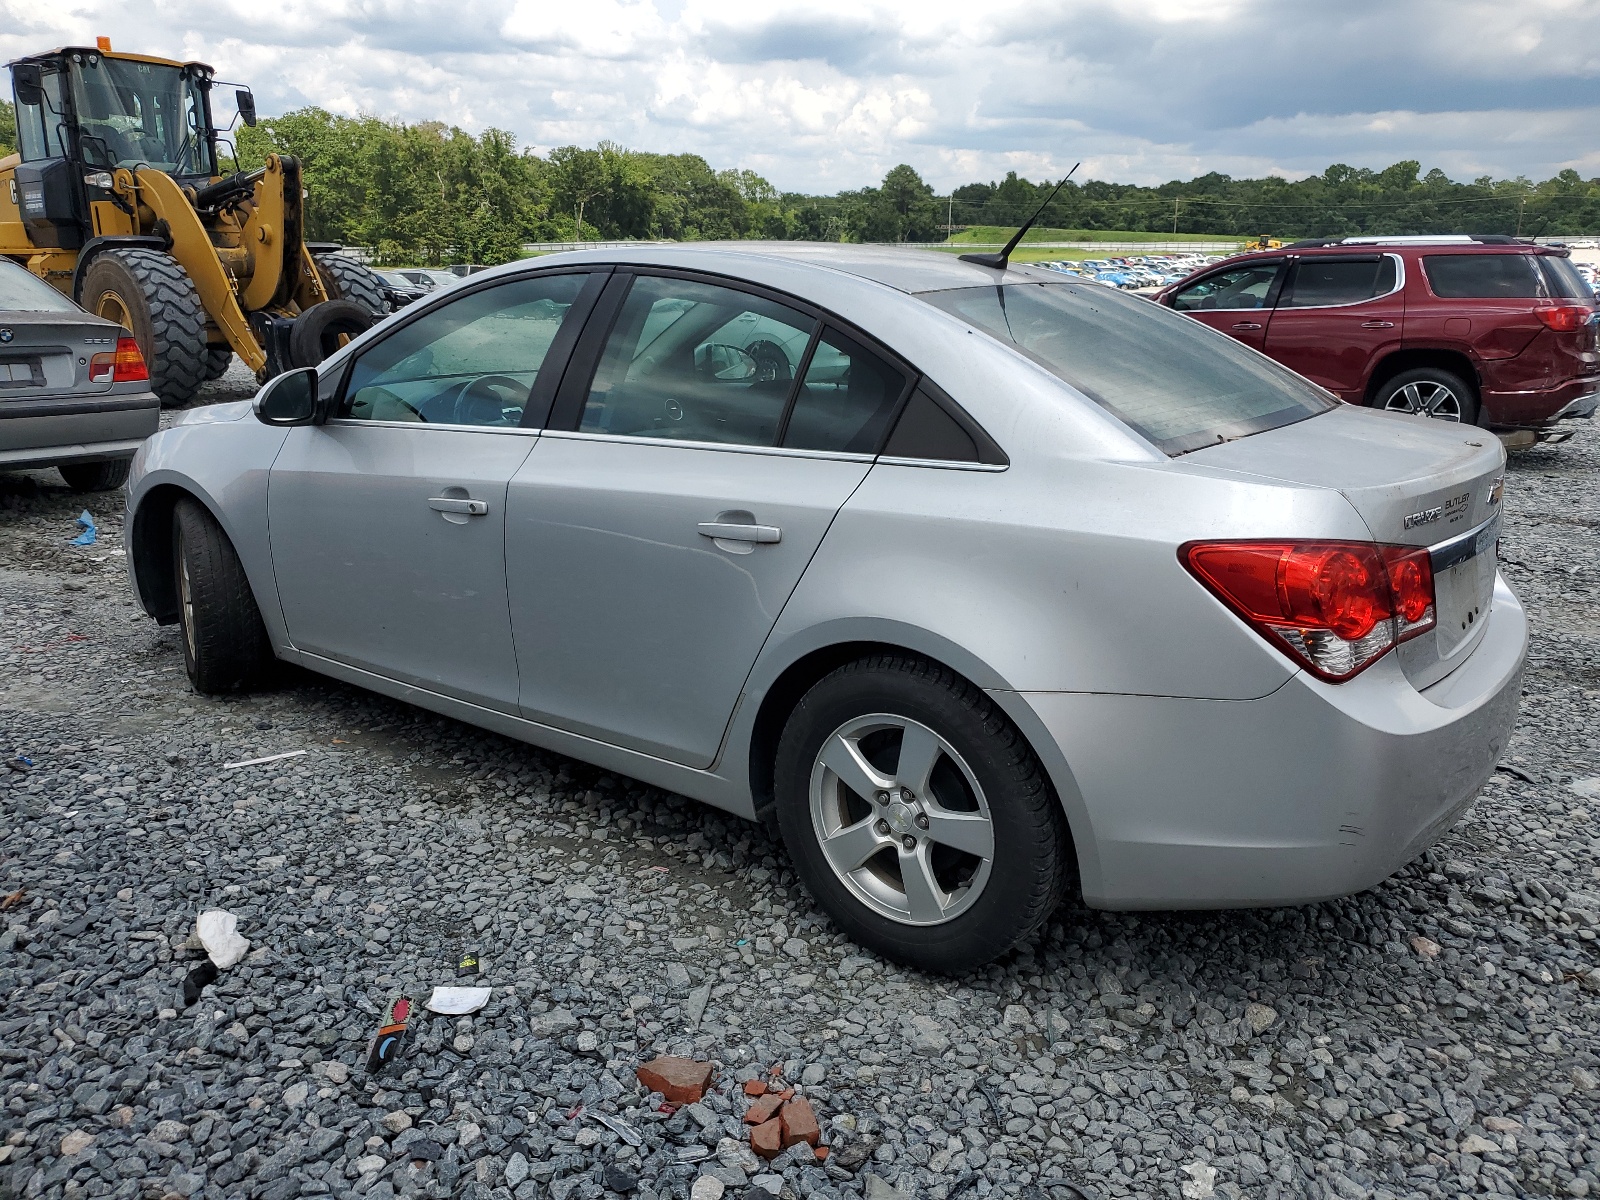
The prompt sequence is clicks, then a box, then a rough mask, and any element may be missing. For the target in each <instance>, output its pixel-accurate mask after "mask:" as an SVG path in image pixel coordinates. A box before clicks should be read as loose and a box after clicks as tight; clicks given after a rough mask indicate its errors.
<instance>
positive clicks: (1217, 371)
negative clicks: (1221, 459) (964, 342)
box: [921, 283, 1338, 454]
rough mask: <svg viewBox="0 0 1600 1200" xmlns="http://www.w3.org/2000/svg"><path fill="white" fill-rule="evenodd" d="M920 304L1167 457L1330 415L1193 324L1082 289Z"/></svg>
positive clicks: (1001, 290)
mask: <svg viewBox="0 0 1600 1200" xmlns="http://www.w3.org/2000/svg"><path fill="white" fill-rule="evenodd" d="M921 298H922V299H924V300H926V301H928V303H930V304H933V305H934V306H936V307H938V308H941V309H943V310H944V311H945V312H948V313H951V314H953V315H954V316H957V317H959V318H961V319H962V320H963V321H966V322H967V323H968V324H969V325H972V326H973V327H974V328H976V329H979V330H981V331H983V332H984V333H987V334H989V335H990V336H991V337H994V338H996V339H998V340H1000V341H1002V342H1004V343H1005V344H1006V345H1008V346H1012V347H1015V348H1016V349H1017V350H1019V351H1020V352H1022V353H1023V354H1025V355H1026V356H1027V357H1029V358H1031V359H1033V360H1034V361H1035V362H1037V363H1039V364H1040V365H1041V366H1043V367H1045V368H1046V369H1047V370H1049V371H1051V372H1052V373H1054V374H1055V375H1057V376H1058V377H1059V378H1061V379H1063V380H1065V381H1066V382H1067V383H1069V384H1071V385H1072V386H1073V387H1075V388H1077V389H1078V390H1079V391H1080V392H1082V393H1083V394H1084V395H1086V396H1088V397H1089V398H1090V399H1091V400H1093V401H1094V402H1095V403H1097V404H1099V405H1100V406H1101V407H1102V408H1104V409H1106V410H1107V411H1108V412H1110V413H1112V414H1113V415H1115V416H1116V417H1118V418H1119V419H1120V420H1121V421H1123V422H1124V423H1125V424H1127V425H1128V426H1130V427H1131V428H1133V429H1134V430H1136V431H1137V432H1139V433H1140V434H1142V435H1143V436H1144V437H1146V438H1148V439H1149V440H1150V441H1152V442H1154V443H1155V444H1156V445H1157V446H1159V447H1160V448H1161V449H1162V450H1163V451H1165V452H1166V453H1168V454H1182V453H1184V452H1186V451H1189V450H1197V449H1199V448H1200V447H1202V446H1210V445H1214V444H1215V443H1217V442H1222V441H1228V440H1230V439H1232V438H1236V437H1243V436H1245V435H1247V434H1252V433H1259V432H1261V431H1262V430H1265V429H1274V428H1277V427H1278V426H1280V425H1288V424H1291V423H1293V422H1295V421H1301V420H1304V419H1305V418H1307V417H1311V416H1315V415H1317V414H1318V413H1322V412H1326V411H1328V410H1329V409H1331V408H1336V407H1338V401H1337V400H1335V399H1334V398H1333V397H1332V396H1330V395H1329V394H1328V393H1326V392H1324V391H1322V390H1321V389H1320V388H1317V387H1315V386H1313V385H1312V384H1310V383H1307V382H1306V381H1305V380H1304V379H1302V378H1301V377H1300V376H1298V375H1296V374H1294V373H1293V372H1292V371H1289V370H1287V369H1285V368H1283V367H1280V366H1279V365H1278V364H1277V363H1275V362H1273V361H1272V360H1271V359H1269V358H1267V357H1266V356H1265V355H1261V354H1257V353H1256V352H1255V351H1253V350H1249V349H1247V348H1246V347H1244V346H1242V345H1240V344H1239V343H1238V342H1236V341H1234V340H1233V339H1232V338H1230V337H1228V336H1226V335H1224V334H1219V333H1217V332H1216V331H1215V330H1212V329H1209V328H1207V327H1206V326H1205V325H1203V324H1201V323H1200V322H1199V321H1195V320H1191V319H1190V318H1188V317H1180V316H1178V315H1177V314H1175V313H1173V312H1171V311H1169V310H1167V309H1165V308H1163V307H1161V306H1160V305H1156V304H1151V303H1150V302H1149V301H1148V300H1144V299H1141V298H1139V297H1137V296H1127V295H1124V294H1123V293H1121V292H1117V291H1113V290H1112V289H1111V288H1107V287H1101V286H1098V285H1090V284H1056V283H1049V284H1040V283H1034V284H1012V285H1009V286H997V287H976V288H959V289H955V290H952V291H944V292H925V293H923V294H922V297H921Z"/></svg>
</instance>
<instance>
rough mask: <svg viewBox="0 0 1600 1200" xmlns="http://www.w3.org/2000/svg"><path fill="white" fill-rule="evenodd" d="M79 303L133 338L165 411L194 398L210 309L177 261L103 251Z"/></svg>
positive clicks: (135, 250) (141, 251) (155, 253)
mask: <svg viewBox="0 0 1600 1200" xmlns="http://www.w3.org/2000/svg"><path fill="white" fill-rule="evenodd" d="M78 303H80V304H82V305H83V306H84V307H85V308H87V309H88V310H89V311H90V312H92V313H95V314H96V315H98V316H103V317H108V318H110V319H111V320H113V321H116V322H118V323H119V324H121V325H123V326H124V327H125V328H127V329H128V331H129V332H131V333H132V334H133V336H134V340H135V341H137V342H138V343H139V351H140V353H142V354H143V355H144V361H145V365H146V366H147V367H149V369H150V390H151V391H153V392H154V393H155V394H156V395H157V396H158V397H160V399H161V405H162V407H163V408H173V407H176V406H178V405H182V404H187V403H188V402H189V401H190V400H192V399H194V395H195V392H196V391H197V390H198V389H199V387H200V385H201V383H203V382H204V381H205V378H206V373H205V372H206V310H205V306H204V305H203V304H201V303H200V293H199V292H197V291H196V290H195V286H194V281H193V280H191V279H190V278H189V275H188V273H187V272H186V271H184V269H183V267H181V266H180V265H179V264H178V260H177V259H175V258H173V257H172V255H170V254H166V253H163V252H162V251H160V250H149V249H145V248H143V247H130V248H128V249H125V250H124V249H119V250H106V251H103V252H102V253H100V254H97V255H95V257H94V259H93V260H92V261H91V262H90V263H89V267H88V269H87V270H86V271H84V273H83V284H82V287H81V291H80V294H79V297H78Z"/></svg>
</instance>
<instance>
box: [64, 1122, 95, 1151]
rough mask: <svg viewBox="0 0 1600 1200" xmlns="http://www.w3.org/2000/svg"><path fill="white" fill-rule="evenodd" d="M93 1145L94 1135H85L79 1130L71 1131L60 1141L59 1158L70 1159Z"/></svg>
mask: <svg viewBox="0 0 1600 1200" xmlns="http://www.w3.org/2000/svg"><path fill="white" fill-rule="evenodd" d="M92 1145H94V1134H92V1133H85V1132H84V1131H83V1130H81V1129H71V1130H68V1131H67V1133H66V1134H65V1135H64V1136H63V1137H62V1139H61V1156H62V1157H63V1158H71V1157H72V1156H73V1155H74V1154H82V1153H83V1152H84V1151H85V1150H87V1149H88V1148H89V1147H90V1146H92Z"/></svg>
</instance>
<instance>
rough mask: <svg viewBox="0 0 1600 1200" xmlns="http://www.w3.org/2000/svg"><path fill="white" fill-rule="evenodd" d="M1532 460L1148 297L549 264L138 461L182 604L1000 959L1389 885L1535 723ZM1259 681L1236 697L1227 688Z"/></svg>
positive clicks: (268, 657) (839, 274) (134, 510)
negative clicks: (1504, 512) (1356, 399)
mask: <svg viewBox="0 0 1600 1200" xmlns="http://www.w3.org/2000/svg"><path fill="white" fill-rule="evenodd" d="M1504 465H1505V452H1504V450H1503V448H1502V447H1501V445H1500V443H1499V442H1498V441H1497V440H1496V439H1495V438H1493V437H1487V436H1484V435H1483V434H1482V433H1481V432H1480V431H1478V430H1474V429H1464V428H1460V427H1457V426H1450V425H1444V424H1441V423H1431V422H1417V421H1412V420H1409V419H1407V418H1404V417H1401V416H1398V415H1396V414H1390V413H1372V412H1366V411H1361V410H1357V409H1352V408H1348V407H1346V406H1343V405H1340V404H1339V403H1338V402H1337V401H1336V400H1334V399H1333V398H1332V397H1331V396H1329V395H1328V394H1327V393H1326V392H1324V391H1323V390H1322V389H1320V388H1316V387H1313V386H1311V385H1310V384H1308V383H1307V382H1306V381H1305V380H1304V379H1302V378H1301V377H1300V376H1298V375H1295V374H1294V373H1293V372H1290V371H1287V370H1285V369H1284V368H1282V367H1280V366H1279V365H1278V364H1276V363H1274V362H1272V361H1270V360H1269V359H1267V358H1265V357H1263V356H1261V355H1259V354H1254V353H1251V352H1249V351H1247V350H1245V349H1243V348H1242V347H1240V346H1239V345H1238V344H1237V343H1235V342H1233V341H1230V340H1229V339H1228V338H1225V337H1218V336H1216V335H1215V334H1214V333H1212V332H1211V331H1209V330H1207V329H1204V328H1202V327H1201V326H1200V325H1198V324H1196V323H1195V322H1193V321H1190V320H1189V319H1187V318H1185V317H1181V316H1179V315H1177V314H1175V313H1172V312H1169V311H1167V310H1165V309H1163V308H1161V307H1159V306H1157V305H1154V304H1151V303H1150V302H1149V301H1147V300H1144V299H1141V298H1139V297H1136V296H1129V295H1125V294H1123V293H1121V292H1119V291H1116V290H1114V289H1110V288H1106V287H1104V286H1102V285H1098V284H1094V283H1089V282H1087V281H1078V280H1073V279H1070V278H1067V277H1066V276H1063V275H1061V274H1059V273H1056V272H1052V271H1046V270H1039V269H1034V268H1030V267H1014V268H1011V269H995V268H992V267H987V266H982V265H979V264H975V263H971V262H963V261H959V260H956V259H953V258H950V257H948V256H946V255H943V254H938V253H934V252H914V251H906V250H899V249H887V248H872V247H861V246H841V245H827V244H821V243H806V242H788V243H767V244H762V243H736V244H733V245H728V246H716V245H703V246H640V247H632V248H625V249H624V248H609V249H595V250H588V251H583V252H578V253H571V254H557V255H550V256H548V257H544V258H539V259H536V260H532V261H531V262H522V263H516V264H510V265H508V266H506V267H503V268H498V269H496V270H493V271H489V272H486V273H484V274H482V275H480V276H477V277H475V278H473V279H471V280H470V281H467V282H465V283H463V284H461V285H460V286H458V287H456V288H452V289H450V290H449V291H446V292H442V293H440V294H437V295H435V296H431V297H429V298H428V299H427V300H424V301H422V302H420V303H417V304H414V305H412V306H411V307H410V308H407V309H406V310H404V311H403V312H400V313H397V314H395V315H394V316H392V317H390V318H389V319H388V320H387V321H385V322H383V323H382V324H381V325H379V326H377V327H375V328H374V329H372V330H371V331H370V332H368V333H366V334H364V335H363V336H361V337H359V338H357V339H356V340H355V341H354V342H353V343H351V344H350V345H347V346H345V347H342V348H341V349H340V350H338V351H337V352H336V353H334V354H333V355H332V357H330V358H329V359H328V360H327V361H326V362H325V363H323V364H322V365H321V366H320V367H317V368H308V369H305V370H301V371H296V372H290V373H289V374H286V375H282V376H280V377H278V378H277V379H276V380H274V381H272V382H271V383H269V384H268V385H267V386H266V387H265V388H264V389H263V390H262V391H261V393H260V394H259V395H258V396H257V398H256V401H255V403H254V405H252V404H250V403H248V402H246V403H237V404H233V405H224V406H219V407H217V408H214V409H210V410H200V411H198V412H195V413H191V414H185V415H184V416H183V417H181V418H180V422H179V424H177V425H176V426H175V427H174V428H172V429H169V430H165V431H163V432H161V433H159V434H157V435H156V436H155V437H153V438H151V439H150V440H149V441H148V442H146V443H145V446H144V448H143V449H142V450H141V451H140V454H139V457H138V459H137V461H136V463H135V467H134V472H133V476H132V479H131V482H130V492H129V517H128V521H127V523H126V533H125V537H126V539H127V541H126V544H127V549H128V561H129V563H130V566H131V570H132V572H133V577H134V583H135V587H136V590H137V593H138V596H139V600H140V603H141V604H142V606H143V607H144V609H145V611H146V612H148V613H150V614H151V615H152V616H153V617H155V618H156V619H157V620H158V621H161V622H163V623H173V622H176V623H178V624H179V625H180V626H181V628H182V634H183V636H182V637H181V638H180V644H181V645H182V646H183V654H184V662H185V666H186V667H187V669H188V672H189V676H190V678H191V679H192V680H193V681H194V684H195V686H196V687H198V688H200V689H201V690H203V691H208V692H212V691H226V690H229V689H232V688H237V687H241V686H249V685H250V684H251V683H252V682H254V681H256V680H259V679H260V678H261V677H262V676H263V673H264V672H265V671H266V669H267V668H268V667H269V666H270V664H271V663H272V662H273V660H274V658H278V659H283V660H286V661H289V662H293V663H298V664H301V665H303V666H305V667H308V668H310V669H312V670H315V671H320V672H323V673H325V674H328V675H331V676H334V677H336V678H339V679H343V680H346V681H348V682H351V683H354V684H358V685H360V686H364V687H368V688H372V689H374V690H376V691H379V692H383V693H386V694H388V695H391V696H395V697H398V698H401V699H404V700H406V701H409V702H411V703H414V704H419V705H422V706H424V707H427V708H431V709H434V710H435V711H438V712H443V713H447V714H450V715H452V716H455V717H458V718H459V719H461V720H464V721H468V722H471V723H474V724H477V725H482V726H486V727H488V728H492V729H496V730H499V731H501V732H503V733H505V734H508V735H509V736H512V737H516V738H521V739H523V740H525V741H528V742H531V743H533V744H535V745H539V746H544V747H547V748H550V749H553V750H557V751H560V752H562V753H566V754H571V755H574V756H576V757H578V758H582V759H585V760H587V761H590V762H594V763H597V764H601V765H603V766H605V767H607V768H608V769H611V770H615V771H619V772H622V773H625V774H629V775H633V776H635V777H637V778H640V779H644V780H647V781H649V782H651V783H654V784H656V785H658V786H660V787H664V788H670V789H672V790H674V791H678V792H681V793H684V794H686V795H689V796H692V797H696V798H698V799H701V800H704V801H706V802H708V803H711V804H715V805H718V806H721V807H723V808H726V809H728V810H731V811H733V812H735V813H738V814H741V815H743V816H746V817H754V816H756V815H758V814H761V813H765V812H769V811H771V812H775V813H776V816H777V820H778V824H779V827H780V828H781V830H782V833H783V838H784V841H785V844H786V845H787V847H788V849H789V852H790V854H791V856H792V858H793V860H794V862H795V864H796V866H797V868H798V870H799V872H800V874H801V876H802V878H803V879H804V880H805V883H806V885H807V887H808V888H809V889H810V891H811V893H812V895H813V896H815V897H816V898H817V900H818V902H819V903H820V904H821V905H822V906H823V907H824V908H825V909H826V910H827V911H828V912H829V913H830V914H831V915H832V917H833V918H834V920H835V921H837V922H838V924H839V925H840V926H841V928H843V929H845V930H846V931H848V932H849V933H850V934H851V935H852V936H853V937H855V938H856V939H858V940H859V941H860V942H862V943H863V944H865V945H868V946H870V947H872V948H873V949H875V950H877V951H878V952H880V953H883V954H886V955H889V956H892V957H894V958H896V959H899V960H901V961H905V962H910V963H914V964H916V965H918V966H921V967H925V968H932V969H939V970H952V971H954V970H964V969H967V968H970V967H972V966H974V965H976V964H979V963H982V962H985V961H987V960H988V959H990V958H992V957H994V956H995V955H997V954H1000V953H1002V952H1004V951H1005V950H1006V949H1007V948H1008V947H1010V946H1012V945H1014V944H1016V943H1017V942H1018V941H1019V940H1021V939H1023V938H1026V937H1028V936H1029V935H1030V934H1031V933H1032V932H1033V931H1034V930H1035V929H1037V928H1038V927H1039V925H1040V924H1041V923H1042V922H1043V921H1044V920H1045V918H1046V917H1048V916H1049V914H1050V913H1051V911H1052V910H1053V909H1054V908H1055V907H1056V904H1057V902H1058V900H1060V899H1061V898H1062V897H1063V895H1064V894H1066V892H1067V891H1068V889H1069V888H1070V889H1072V890H1073V891H1074V892H1080V891H1081V893H1082V895H1083V896H1084V897H1085V898H1086V899H1087V901H1088V903H1089V904H1091V905H1094V906H1096V907H1101V908H1111V909H1128V908H1204V907H1233V906H1236V905H1250V904H1298V903H1304V902H1307V901H1312V900H1317V899H1321V898H1325V897H1331V896H1336V895H1341V894H1344V893H1348V892H1352V891H1357V890H1360V889H1363V888H1367V887H1370V886H1372V885H1373V884H1375V883H1377V882H1378V881H1379V880H1381V879H1383V878H1384V877H1385V876H1387V875H1388V874H1389V873H1390V872H1392V871H1394V870H1395V869H1397V868H1398V867H1399V866H1401V865H1402V864H1403V863H1405V862H1407V861H1409V860H1410V859H1411V858H1413V857H1415V856H1416V855H1417V854H1419V853H1421V851H1422V850H1423V849H1424V848H1425V847H1426V846H1428V845H1429V844H1430V843H1431V842H1432V841H1433V840H1434V839H1435V838H1437V837H1438V836H1439V835H1440V834H1441V833H1442V832H1443V831H1444V830H1445V829H1447V828H1448V827H1449V826H1450V825H1451V824H1452V823H1453V822H1454V821H1455V820H1456V819H1457V818H1458V817H1459V815H1460V814H1461V812H1462V811H1463V810H1464V808H1465V807H1466V805H1467V804H1468V803H1470V801H1471V799H1472V797H1473V796H1474V795H1475V793H1476V792H1477V789H1478V787H1479V785H1480V784H1481V783H1482V781H1483V780H1484V779H1485V778H1486V776H1487V775H1488V773H1489V772H1490V771H1492V770H1493V769H1494V764H1495V762H1496V760H1497V758H1498V756H1499V755H1500V753H1501V751H1502V750H1503V749H1504V747H1505V745H1506V739H1507V737H1508V735H1509V732H1510V729H1511V727H1512V724H1513V722H1514V720H1515V716H1516V709H1517V703H1518V696H1519V694H1520V678H1521V673H1522V663H1523V655H1524V648H1525V645H1526V640H1527V627H1526V621H1525V619H1524V616H1523V611H1522V608H1521V606H1520V605H1519V603H1518V601H1517V598H1516V596H1515V595H1513V594H1512V592H1511V590H1510V588H1509V587H1507V586H1506V584H1505V582H1504V581H1503V580H1502V579H1501V578H1500V576H1499V574H1498V572H1497V569H1496V558H1495V555H1496V552H1497V551H1496V547H1497V544H1498V530H1499V521H1500V487H1501V479H1502V474H1503V471H1504ZM1218 701H1227V703H1218Z"/></svg>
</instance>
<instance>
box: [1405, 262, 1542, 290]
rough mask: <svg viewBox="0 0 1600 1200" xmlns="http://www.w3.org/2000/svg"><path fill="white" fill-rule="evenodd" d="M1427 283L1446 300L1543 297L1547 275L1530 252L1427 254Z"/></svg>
mask: <svg viewBox="0 0 1600 1200" xmlns="http://www.w3.org/2000/svg"><path fill="white" fill-rule="evenodd" d="M1422 269H1423V270H1424V271H1426V272H1427V275H1428V286H1429V287H1431V288H1432V289H1433V294H1434V295H1435V296H1443V297H1444V298H1445V299H1447V300H1468V299H1471V300H1493V299H1520V298H1524V297H1527V298H1532V297H1535V296H1544V295H1548V294H1549V293H1548V292H1547V291H1546V288H1545V282H1544V277H1543V276H1542V275H1541V274H1540V273H1539V269H1538V266H1537V265H1536V264H1535V263H1534V256H1533V255H1531V254H1428V255H1424V256H1423V259H1422Z"/></svg>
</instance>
